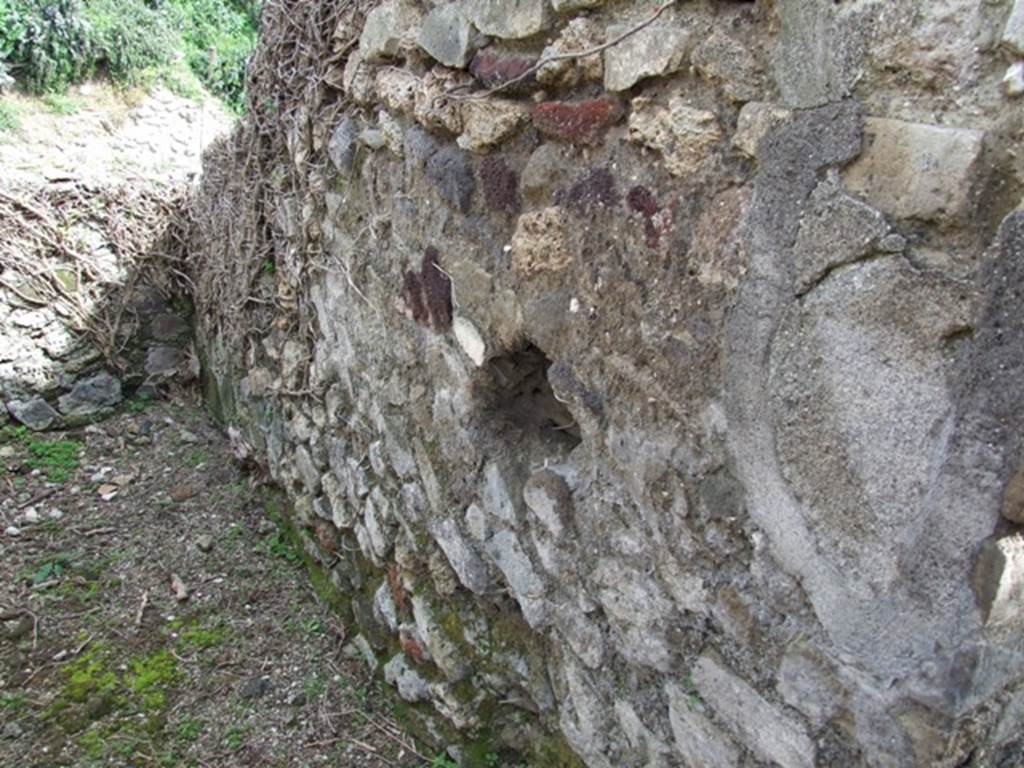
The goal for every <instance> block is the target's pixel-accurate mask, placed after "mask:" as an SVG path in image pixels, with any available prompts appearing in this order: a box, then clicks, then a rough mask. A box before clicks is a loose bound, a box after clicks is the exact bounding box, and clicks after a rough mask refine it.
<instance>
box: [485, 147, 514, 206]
mask: <svg viewBox="0 0 1024 768" xmlns="http://www.w3.org/2000/svg"><path fill="white" fill-rule="evenodd" d="M480 180H481V181H482V182H483V188H484V199H485V200H486V201H487V207H488V208H490V209H491V210H492V211H495V212H497V213H509V214H512V215H515V214H517V213H519V211H520V210H521V209H522V201H521V200H520V199H519V174H518V173H516V172H515V171H514V170H512V169H511V168H509V167H508V164H507V163H506V162H505V161H504V160H502V159H501V158H500V157H495V156H493V155H488V156H487V157H485V158H484V159H483V161H482V162H481V163H480Z"/></svg>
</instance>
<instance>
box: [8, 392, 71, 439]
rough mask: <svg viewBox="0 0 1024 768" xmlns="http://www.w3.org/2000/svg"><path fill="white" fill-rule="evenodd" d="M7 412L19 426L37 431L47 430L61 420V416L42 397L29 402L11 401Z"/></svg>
mask: <svg viewBox="0 0 1024 768" xmlns="http://www.w3.org/2000/svg"><path fill="white" fill-rule="evenodd" d="M7 410H8V411H9V412H10V414H11V416H13V417H14V419H15V420H16V421H17V422H18V423H19V424H24V425H25V426H26V427H28V428H29V429H34V430H36V431H39V430H43V429H47V428H48V427H50V426H52V425H53V423H54V422H56V421H57V420H58V419H59V418H60V414H59V413H57V411H55V410H53V408H51V407H50V404H49V403H47V402H46V401H45V400H43V398H41V397H32V398H29V399H28V400H9V401H8V402H7Z"/></svg>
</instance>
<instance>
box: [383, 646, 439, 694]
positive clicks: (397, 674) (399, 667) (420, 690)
mask: <svg viewBox="0 0 1024 768" xmlns="http://www.w3.org/2000/svg"><path fill="white" fill-rule="evenodd" d="M374 655H375V654H374V653H373V651H370V658H373V657H374ZM384 679H385V680H387V681H388V682H389V683H390V684H391V685H393V686H395V687H396V688H397V689H398V695H399V696H401V697H402V698H403V699H405V700H406V701H410V702H417V701H427V700H428V699H429V698H430V686H429V685H428V683H427V681H426V680H424V679H423V677H422V676H420V675H419V674H418V673H417V672H416V670H414V669H413V668H412V667H410V666H409V662H408V661H406V658H405V656H404V655H403V654H401V653H400V654H398V655H397V656H395V657H393V658H392V659H391V661H389V662H388V663H387V664H385V665H384Z"/></svg>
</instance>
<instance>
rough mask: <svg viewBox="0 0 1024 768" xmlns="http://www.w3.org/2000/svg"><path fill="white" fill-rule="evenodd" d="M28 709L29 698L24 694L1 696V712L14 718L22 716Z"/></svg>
mask: <svg viewBox="0 0 1024 768" xmlns="http://www.w3.org/2000/svg"><path fill="white" fill-rule="evenodd" d="M27 709H28V696H26V695H25V694H24V693H3V694H0V710H2V711H4V712H6V713H7V714H8V715H10V716H12V717H17V716H18V715H21V714H22V713H24V712H25V711H26V710H27Z"/></svg>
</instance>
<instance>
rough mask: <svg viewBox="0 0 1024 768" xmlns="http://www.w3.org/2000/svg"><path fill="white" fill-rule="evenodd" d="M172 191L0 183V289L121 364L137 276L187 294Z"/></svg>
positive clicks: (177, 202) (177, 201)
mask: <svg viewBox="0 0 1024 768" xmlns="http://www.w3.org/2000/svg"><path fill="white" fill-rule="evenodd" d="M181 211H182V198H181V195H180V193H178V192H175V191H166V190H163V189H161V188H159V187H155V186H153V185H150V184H143V183H130V182H124V183H120V184H118V185H116V186H111V187H101V186H93V185H89V184H85V183H83V182H74V181H56V182H44V183H41V184H37V185H23V186H17V187H7V188H5V189H0V290H2V291H6V292H9V293H10V294H11V295H12V296H14V297H16V298H17V300H19V301H20V302H21V303H23V304H25V305H27V306H30V307H40V308H41V307H48V308H50V309H52V310H53V311H54V312H55V313H56V314H57V315H58V316H60V317H61V318H62V319H63V320H64V322H65V323H66V325H67V326H68V327H69V328H70V329H72V330H73V331H76V332H78V333H80V334H82V335H83V336H84V337H85V339H86V341H88V343H90V344H91V345H93V346H94V347H95V348H96V349H98V350H99V351H100V352H101V353H102V354H103V356H104V358H105V361H106V363H107V364H108V365H109V366H110V367H112V368H114V369H117V370H121V369H122V368H123V364H124V361H123V359H122V357H121V353H122V352H123V351H124V348H125V346H126V344H127V343H128V342H129V340H130V338H131V334H132V332H133V330H134V328H135V327H136V325H137V323H136V319H135V318H134V317H133V316H131V313H132V311H133V310H132V308H131V305H130V302H126V301H124V300H123V297H124V296H126V295H127V294H128V293H129V292H130V290H131V289H132V288H133V287H134V286H135V285H137V284H139V283H140V282H145V283H147V284H148V285H151V286H152V287H155V288H157V289H160V290H162V291H163V292H164V293H165V294H166V295H167V296H172V295H183V294H188V293H191V287H190V281H189V279H188V277H187V276H186V273H185V264H184V262H185V259H186V256H185V249H184V236H185V232H184V228H183V221H182V217H181Z"/></svg>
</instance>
